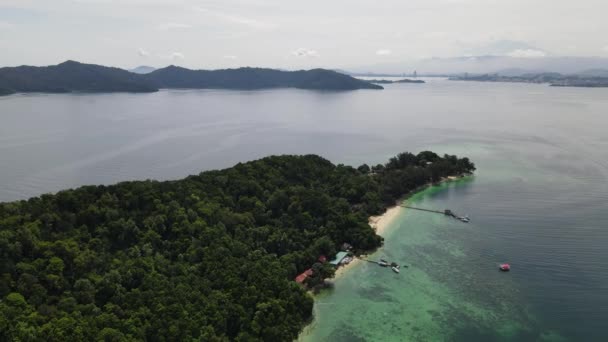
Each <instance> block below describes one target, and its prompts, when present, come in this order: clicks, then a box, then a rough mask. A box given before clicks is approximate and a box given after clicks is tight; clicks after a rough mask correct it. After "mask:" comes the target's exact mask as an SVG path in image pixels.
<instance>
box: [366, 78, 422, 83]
mask: <svg viewBox="0 0 608 342" xmlns="http://www.w3.org/2000/svg"><path fill="white" fill-rule="evenodd" d="M367 81H368V82H369V83H374V84H391V83H426V82H424V81H423V80H411V79H409V78H404V79H402V80H395V81H392V80H367Z"/></svg>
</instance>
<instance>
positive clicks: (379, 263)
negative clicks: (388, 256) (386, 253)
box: [378, 260, 388, 267]
mask: <svg viewBox="0 0 608 342" xmlns="http://www.w3.org/2000/svg"><path fill="white" fill-rule="evenodd" d="M378 265H380V266H382V267H386V266H388V263H387V262H386V261H382V260H381V261H378Z"/></svg>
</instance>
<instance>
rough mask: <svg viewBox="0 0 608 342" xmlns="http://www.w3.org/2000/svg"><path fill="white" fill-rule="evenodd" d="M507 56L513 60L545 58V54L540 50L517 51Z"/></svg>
mask: <svg viewBox="0 0 608 342" xmlns="http://www.w3.org/2000/svg"><path fill="white" fill-rule="evenodd" d="M507 56H509V57H515V58H542V57H546V56H547V54H546V53H545V52H544V51H541V50H534V49H517V50H513V51H511V52H509V53H508V54H507Z"/></svg>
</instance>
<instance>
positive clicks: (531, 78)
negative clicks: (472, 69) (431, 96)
mask: <svg viewBox="0 0 608 342" xmlns="http://www.w3.org/2000/svg"><path fill="white" fill-rule="evenodd" d="M449 80H451V81H477V82H509V83H535V84H548V85H549V86H551V87H581V88H605V87H608V77H601V76H583V75H563V74H560V73H553V72H551V73H531V74H523V75H521V76H503V75H499V74H484V75H465V76H454V77H450V78H449Z"/></svg>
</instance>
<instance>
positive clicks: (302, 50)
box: [291, 48, 319, 58]
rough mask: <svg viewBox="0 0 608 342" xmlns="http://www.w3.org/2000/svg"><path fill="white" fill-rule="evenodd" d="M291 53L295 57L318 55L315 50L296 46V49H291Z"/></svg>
mask: <svg viewBox="0 0 608 342" xmlns="http://www.w3.org/2000/svg"><path fill="white" fill-rule="evenodd" d="M291 54H292V55H294V56H296V57H312V58H314V57H319V53H318V52H317V51H315V50H311V49H307V48H298V49H296V50H293V51H292V52H291Z"/></svg>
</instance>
